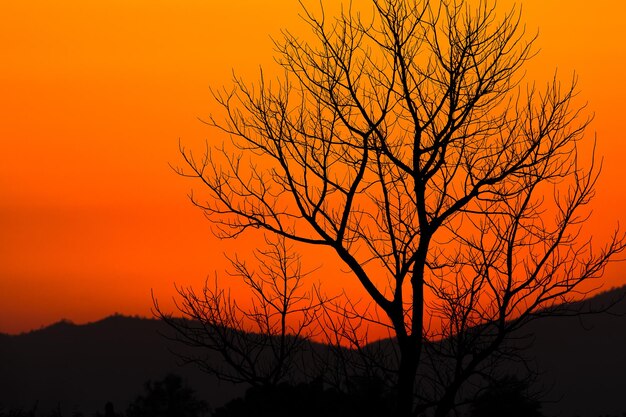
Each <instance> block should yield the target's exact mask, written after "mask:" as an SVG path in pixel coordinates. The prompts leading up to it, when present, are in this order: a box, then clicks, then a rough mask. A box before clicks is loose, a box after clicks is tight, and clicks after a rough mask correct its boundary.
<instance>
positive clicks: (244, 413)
mask: <svg viewBox="0 0 626 417" xmlns="http://www.w3.org/2000/svg"><path fill="white" fill-rule="evenodd" d="M382 387H383V384H379V383H377V381H373V380H367V381H366V380H362V379H360V380H359V381H357V382H355V383H353V384H351V388H350V391H349V393H344V392H340V391H337V390H335V389H324V388H323V384H322V383H321V382H319V381H316V382H312V383H308V384H304V383H302V384H298V385H290V384H287V383H283V384H279V385H276V386H270V385H268V386H260V387H252V388H250V389H248V390H247V391H246V394H245V396H244V397H243V398H237V399H235V400H232V401H230V402H229V403H227V404H226V405H225V406H224V407H221V408H218V409H217V410H216V411H215V413H214V414H213V417H318V416H326V417H339V416H341V417H357V416H358V417H369V416H372V417H374V416H376V417H379V416H384V415H387V414H388V413H389V410H390V404H391V403H390V399H389V396H388V395H387V393H386V392H385V391H384V389H383V388H382Z"/></svg>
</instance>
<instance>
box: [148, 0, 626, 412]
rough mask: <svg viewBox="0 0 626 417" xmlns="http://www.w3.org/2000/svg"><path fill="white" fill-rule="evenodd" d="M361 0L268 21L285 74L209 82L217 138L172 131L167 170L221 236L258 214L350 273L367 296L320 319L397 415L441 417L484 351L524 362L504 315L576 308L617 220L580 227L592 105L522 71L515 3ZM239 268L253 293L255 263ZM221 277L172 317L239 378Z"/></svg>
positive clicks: (590, 176)
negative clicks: (387, 343) (602, 235)
mask: <svg viewBox="0 0 626 417" xmlns="http://www.w3.org/2000/svg"><path fill="white" fill-rule="evenodd" d="M369 4H371V7H370V8H369V9H368V8H365V9H359V10H357V9H356V6H355V5H353V4H352V3H349V4H347V5H344V7H343V8H342V9H341V11H340V12H339V14H338V15H337V16H336V17H335V18H330V17H329V16H327V15H326V13H325V11H324V9H323V5H321V4H320V6H319V7H320V9H319V10H316V11H314V10H313V9H312V8H308V9H307V8H306V7H305V6H303V10H302V17H303V20H304V21H305V22H306V24H308V26H309V28H310V32H311V34H312V38H313V40H312V41H310V42H309V41H307V40H305V39H306V38H304V37H302V36H299V35H298V34H294V33H292V32H290V31H287V30H285V31H283V36H282V39H280V40H277V41H276V51H277V57H276V61H277V63H278V64H279V65H280V66H281V68H282V69H283V70H284V72H283V74H284V75H283V76H281V77H278V78H277V79H272V80H269V79H267V78H266V77H265V76H264V74H263V72H261V74H260V80H259V81H258V82H256V83H246V82H245V81H243V80H242V79H241V78H238V77H234V80H233V87H232V88H225V89H223V90H219V91H214V92H213V94H214V98H215V100H216V102H217V104H218V105H219V106H220V107H221V114H219V115H217V116H211V117H209V118H208V120H206V122H207V124H208V125H210V126H211V127H212V128H214V129H215V130H214V131H215V132H216V140H215V141H214V142H213V143H212V144H211V145H209V144H208V143H207V146H206V149H205V150H204V151H203V152H202V153H201V154H200V155H198V154H197V153H194V152H193V151H191V150H188V149H186V148H185V147H184V146H182V145H181V148H180V151H181V155H182V158H183V160H184V164H185V165H184V168H180V169H179V170H178V172H179V174H180V175H183V176H186V177H191V178H195V179H197V181H198V183H199V184H201V187H202V188H201V190H202V192H204V193H205V195H201V193H199V192H196V193H194V194H192V195H191V199H192V202H193V203H194V204H196V205H197V206H198V207H199V208H201V209H202V210H203V211H204V213H205V214H206V215H207V217H208V219H209V220H210V221H211V222H212V224H213V226H214V232H215V233H216V235H217V236H219V237H220V238H235V237H238V236H240V235H241V234H244V233H250V231H251V230H257V231H261V232H262V233H264V234H265V236H269V237H272V236H273V237H278V238H281V239H286V240H288V241H290V242H293V243H294V244H297V245H301V246H305V247H317V248H323V249H325V250H326V252H324V253H328V254H332V255H333V256H334V257H335V258H336V259H337V260H338V261H340V262H341V263H342V267H343V268H344V270H347V271H348V272H349V273H350V275H351V276H350V277H349V278H348V277H347V276H346V274H340V273H339V272H338V275H337V279H351V280H352V282H357V283H359V284H360V286H361V288H362V290H363V291H364V293H365V294H366V295H367V298H368V300H367V301H369V302H367V301H364V302H357V301H355V300H354V299H352V298H351V297H350V296H349V295H348V294H343V295H342V296H340V297H339V298H336V299H331V300H329V301H331V302H325V303H324V306H323V308H322V310H321V311H322V315H321V316H320V321H322V323H318V324H320V331H322V332H325V335H326V336H327V341H328V343H332V344H335V345H336V346H337V347H338V349H337V352H343V350H341V349H339V347H342V346H344V345H349V346H350V347H351V348H352V350H353V351H355V352H360V353H365V355H364V356H362V357H361V358H360V359H358V358H357V361H356V362H351V363H350V364H349V366H350V367H356V368H359V367H360V368H362V369H366V370H372V371H373V372H374V373H375V375H376V376H377V377H379V378H380V380H381V381H384V382H385V384H387V386H388V388H389V389H391V390H393V391H394V396H393V398H394V399H395V404H394V405H393V407H392V409H393V413H394V414H395V415H397V416H402V417H409V416H414V415H432V416H435V417H443V416H447V415H450V414H451V413H453V412H454V411H455V409H456V408H457V406H458V405H460V404H465V403H467V402H468V401H470V400H471V398H473V396H474V394H475V389H473V387H474V386H477V385H480V384H485V383H487V382H488V381H490V380H491V379H492V378H494V377H495V376H496V375H497V370H498V367H499V365H500V364H501V363H503V362H505V361H509V360H512V359H513V360H520V359H523V355H522V352H521V351H522V349H521V348H520V345H519V344H517V343H511V342H512V340H511V339H512V338H514V337H517V336H518V335H519V334H520V329H523V328H524V327H525V326H527V325H528V324H529V323H530V322H532V321H533V320H536V319H540V318H545V317H550V316H563V315H576V314H579V313H580V312H579V311H575V310H572V309H571V306H572V304H568V302H571V301H573V300H575V299H577V297H580V296H581V294H584V293H585V292H587V291H589V289H590V288H593V287H594V285H593V284H591V283H590V281H591V282H592V281H593V280H594V279H598V278H599V277H601V276H602V274H603V272H604V269H605V267H606V265H607V264H608V262H609V261H610V260H611V259H612V258H613V257H614V255H616V254H618V253H620V252H622V251H623V250H624V247H625V244H624V236H623V235H622V233H621V232H619V230H615V232H614V234H612V235H611V236H609V237H608V239H607V241H606V243H603V244H598V243H597V242H595V241H593V239H591V238H584V236H587V235H586V234H584V233H583V230H582V226H583V224H584V222H585V220H586V219H587V218H588V216H589V213H590V209H589V204H590V202H591V201H592V199H593V196H594V187H595V185H596V182H597V179H598V175H599V172H600V166H599V164H598V163H597V159H596V156H595V152H593V151H592V155H591V156H590V157H589V158H588V159H587V160H583V159H582V158H581V157H580V155H581V154H582V150H583V149H584V148H583V142H584V139H585V129H586V128H587V126H588V125H589V123H590V117H588V116H586V115H585V113H584V105H582V106H581V105H578V104H577V99H576V95H577V88H576V77H574V78H573V79H572V81H571V82H569V83H561V82H560V81H559V80H558V78H557V76H556V75H555V76H554V78H553V79H552V80H550V81H549V82H547V83H546V85H545V87H544V88H539V87H537V86H536V84H535V83H530V85H528V86H522V81H523V77H524V74H525V72H524V65H525V64H526V62H527V61H528V60H529V59H531V58H532V56H533V55H534V41H535V37H533V36H528V35H527V34H526V33H525V28H524V25H523V24H522V21H521V16H520V13H519V11H518V10H517V9H516V8H515V7H513V8H511V9H510V10H509V11H508V12H504V13H500V12H499V9H498V8H497V7H496V6H495V2H490V1H488V0H478V1H476V2H474V1H469V0H467V1H466V0H452V1H445V2H431V1H428V0H421V1H420V0H418V1H408V0H372V1H371V3H369ZM223 133H225V134H226V135H225V139H224V140H222V139H221V138H224V136H220V135H221V134H223ZM588 146H589V147H590V148H593V143H591V144H589V145H588ZM257 236H258V235H257ZM268 239H269V238H268ZM270 241H271V240H270ZM233 265H234V266H235V268H238V266H240V265H242V264H241V263H240V262H239V261H238V260H237V259H235V261H234V262H233ZM269 273H270V275H269V276H271V273H272V271H269ZM249 278H250V279H249V280H248V281H247V284H248V285H249V286H251V288H252V289H253V290H254V291H255V292H256V294H257V295H258V297H259V299H261V300H262V299H264V290H261V291H258V288H260V286H259V284H258V283H259V282H262V281H263V280H264V279H265V278H264V277H263V276H261V277H259V276H257V275H250V277H249ZM259 279H260V280H261V281H258V280H259ZM223 291H224V290H223V288H222V287H215V289H214V290H211V291H208V292H207V291H206V288H205V290H204V291H202V292H200V293H196V292H195V291H193V290H191V289H190V290H189V291H182V292H179V293H180V296H181V304H180V307H182V308H179V310H180V313H182V314H183V316H184V317H186V318H188V319H190V320H195V319H197V318H199V317H200V318H205V320H204V322H202V323H203V324H202V326H200V327H186V326H187V324H186V323H189V322H190V321H187V322H185V321H170V323H171V324H172V325H173V327H174V328H176V329H177V330H178V331H179V335H180V336H181V338H182V339H183V340H184V341H185V342H186V343H188V344H191V345H195V346H198V347H204V348H208V349H209V350H214V351H218V352H219V353H220V354H221V355H222V357H224V358H225V359H226V361H227V362H228V361H229V359H228V358H229V357H230V358H231V359H230V362H229V364H230V365H231V367H232V368H233V369H235V370H236V371H242V372H240V376H242V377H243V378H242V379H243V380H247V382H253V380H254V379H255V376H254V375H253V374H251V375H246V374H245V373H244V372H243V371H245V372H248V370H249V369H251V368H253V367H250V366H247V365H246V366H243V365H242V364H244V363H245V362H246V361H247V362H254V361H255V357H250V355H249V354H248V353H244V354H242V355H240V356H239V359H240V361H239V360H232V357H233V355H235V356H237V355H239V353H240V352H238V349H240V347H239V346H238V345H228V344H219V343H215V340H217V339H216V336H215V335H216V334H219V332H220V329H223V324H224V323H228V322H234V323H240V322H241V321H242V314H243V315H244V316H245V313H243V312H242V311H241V310H239V309H237V308H231V307H230V306H233V305H234V304H233V301H234V300H233V299H232V298H231V297H230V296H229V294H228V293H227V292H223ZM266 302H267V300H266ZM265 305H266V306H268V305H269V306H271V305H272V303H271V302H269V303H267V304H265ZM313 305H315V306H316V305H317V304H316V303H314V304H313ZM216 306H222V307H224V306H226V308H218V309H217V310H216ZM277 310H278V311H280V308H278V309H277ZM274 311H276V309H274V310H272V311H268V310H264V309H259V310H258V311H254V312H253V313H252V318H253V319H254V320H258V321H259V322H261V323H264V322H268V321H271V320H270V319H271V318H272V317H273V312H274ZM157 314H159V309H158V305H157ZM287 314H288V310H283V311H282V317H285V316H286V315H287ZM312 316H313V315H309V317H312ZM249 318H250V317H249ZM371 326H378V327H379V328H381V329H385V330H386V331H387V332H388V334H389V335H390V336H392V337H393V338H394V340H395V344H394V345H393V348H394V352H393V353H391V354H385V353H384V352H380V353H376V352H374V353H372V351H371V350H370V351H367V352H366V351H365V350H364V347H365V346H370V345H371V344H370V343H369V339H368V333H369V332H368V327H371ZM283 329H284V327H283ZM274 331H275V330H274V327H273V326H266V332H267V334H275V333H273V332H274ZM202 332H204V334H202ZM279 333H280V330H279ZM217 337H218V339H219V338H220V337H221V336H217ZM259 337H260V338H261V339H262V338H263V335H260V336H259ZM222 340H223V339H222ZM207 341H208V342H207ZM440 341H445V342H442V343H439V342H440ZM244 346H247V347H250V346H251V345H250V344H244ZM270 350H271V349H270ZM262 351H267V350H264V349H262ZM275 353H276V352H275V351H274V353H273V354H275ZM277 358H279V359H280V358H285V356H284V355H283V354H282V353H280V354H279V355H278V356H277ZM359 361H360V362H359ZM280 362H281V361H280V360H279V361H278V362H277V363H280ZM201 365H202V366H205V367H206V368H209V366H207V365H204V364H201ZM233 365H234V366H233ZM279 368H280V367H279ZM270 373H271V372H270ZM344 376H346V375H344ZM278 381H280V379H277V380H273V381H270V383H269V384H270V385H276V383H277V382H278ZM261 385H267V383H265V382H262V383H261Z"/></svg>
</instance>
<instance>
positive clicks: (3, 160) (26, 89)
mask: <svg viewBox="0 0 626 417" xmlns="http://www.w3.org/2000/svg"><path fill="white" fill-rule="evenodd" d="M324 3H329V4H330V3H331V2H326V1H325V2H324ZM366 3H367V1H366V0H360V1H358V2H355V4H366ZM511 4H512V2H511V1H508V0H507V1H501V2H500V3H499V6H500V7H501V8H502V9H503V10H505V9H506V8H508V7H509V6H510V5H511ZM298 11H299V5H298V2H297V1H295V0H274V1H260V0H239V1H233V0H150V1H148V0H132V1H130V0H106V1H105V0H92V1H85V0H57V1H51V0H23V1H3V2H0V109H1V110H0V144H1V147H0V332H8V333H17V332H21V331H27V330H29V329H33V328H38V327H40V326H42V325H46V324H50V323H52V322H55V321H57V320H59V319H61V318H67V319H70V320H73V321H75V322H85V321H92V320H96V319H99V318H102V317H104V316H106V315H109V314H112V313H114V312H120V313H124V314H139V315H146V316H149V315H150V307H151V298H150V290H151V289H153V290H154V291H155V293H156V294H157V295H158V296H159V298H162V299H167V298H169V297H170V296H171V294H172V290H173V283H174V282H176V283H177V284H180V285H194V286H200V285H201V284H202V283H203V281H204V279H205V278H206V277H207V276H212V274H213V272H214V271H215V270H218V271H220V270H222V269H223V268H224V266H225V265H226V263H225V262H224V260H223V257H222V253H223V252H226V253H233V252H234V251H235V250H236V249H237V250H239V251H241V250H247V249H249V248H251V247H253V242H252V241H250V240H246V237H245V236H244V237H242V238H240V239H239V240H238V241H234V242H222V241H218V240H217V239H216V238H214V237H213V236H212V235H211V233H210V224H209V223H208V222H207V220H206V219H204V217H203V215H202V213H201V212H199V211H198V210H197V209H195V208H194V207H193V206H192V205H191V204H190V203H189V201H188V199H187V197H186V195H187V193H188V192H189V191H190V189H191V188H193V187H194V186H196V185H197V184H194V183H193V182H190V181H189V180H186V179H184V178H181V177H179V176H177V175H176V174H175V173H174V172H173V170H172V169H171V167H170V166H169V165H170V164H171V165H179V164H180V163H181V158H180V156H179V154H178V142H179V140H180V141H181V142H182V143H183V144H185V146H187V147H191V148H193V147H199V146H202V144H203V142H204V140H205V139H211V137H212V135H214V134H215V133H214V132H212V131H211V130H210V129H209V128H208V127H207V126H206V125H205V124H203V123H202V122H201V121H200V120H199V119H202V118H205V117H206V116H207V115H209V114H210V113H211V112H212V109H214V108H215V106H214V104H213V102H212V100H211V95H210V93H209V87H210V86H214V87H220V86H223V85H228V84H229V82H230V79H231V72H232V70H233V69H234V70H235V71H236V72H237V74H239V75H242V76H243V77H245V78H247V79H249V80H254V79H255V78H256V76H257V74H258V69H259V65H262V66H263V67H264V69H267V70H268V71H271V69H272V68H274V63H273V60H272V56H273V50H272V42H271V38H270V36H274V37H279V36H280V34H279V31H280V29H281V28H289V29H294V30H296V31H297V30H299V29H298V28H300V29H301V26H302V24H301V23H300V22H299V21H298V18H297V14H298ZM625 14H626V2H621V1H596V2H588V1H582V0H568V1H565V0H545V1H527V2H524V4H523V20H524V21H525V22H526V30H527V31H528V32H529V34H533V33H535V32H537V31H538V32H539V39H538V40H537V43H536V46H537V47H538V48H539V49H540V52H539V54H538V56H537V57H536V58H534V59H533V61H532V62H531V63H529V65H528V66H527V81H529V82H532V81H537V82H538V85H543V83H545V82H546V81H548V80H550V78H551V77H552V75H553V74H554V71H555V70H556V69H558V74H559V77H560V78H561V79H563V80H564V81H568V80H569V79H571V76H572V74H573V71H574V70H575V71H576V73H577V74H578V76H579V90H580V91H581V93H580V96H579V98H580V99H581V100H582V101H586V102H588V109H589V111H590V113H595V119H594V121H593V123H592V124H591V126H590V128H589V130H588V135H590V137H592V136H593V135H594V134H596V135H597V138H598V146H597V152H598V155H600V156H602V157H603V158H604V162H603V164H604V167H603V173H602V177H601V179H600V181H599V183H598V186H597V194H596V199H595V202H594V204H593V208H594V213H593V217H592V219H591V220H590V221H589V222H588V223H589V224H588V230H590V231H592V232H593V234H594V236H597V237H598V238H600V239H602V238H605V237H606V236H607V235H609V234H610V232H611V231H612V229H613V228H614V227H615V226H616V225H617V223H618V222H619V223H621V224H622V225H626V212H625V209H626V191H625V190H624V179H625V178H626V163H625V162H624V161H625V160H626V134H624V126H623V125H624V120H625V118H624V115H623V111H624V109H625V106H624V97H626V69H625V68H626V43H625V42H624V41H625V40H626V27H625V26H624V25H623V22H622V20H623V16H624V15H625ZM625 227H626V226H625ZM304 255H306V253H305V254H304ZM605 278H606V284H605V288H607V289H608V288H610V287H611V286H615V285H622V284H624V283H626V264H624V263H622V264H613V265H611V266H610V267H609V269H608V270H607V273H606V275H605ZM353 284H354V283H351V284H350V285H353Z"/></svg>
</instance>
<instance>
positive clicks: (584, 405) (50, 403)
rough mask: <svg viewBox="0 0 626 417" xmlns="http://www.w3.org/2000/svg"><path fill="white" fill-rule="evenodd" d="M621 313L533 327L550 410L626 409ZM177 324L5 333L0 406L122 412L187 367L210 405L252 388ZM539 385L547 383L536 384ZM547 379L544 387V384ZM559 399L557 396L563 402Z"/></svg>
mask: <svg viewBox="0 0 626 417" xmlns="http://www.w3.org/2000/svg"><path fill="white" fill-rule="evenodd" d="M625 294H626V287H622V288H619V289H615V290H612V291H608V292H605V293H602V294H600V295H597V296H596V297H593V298H591V299H589V300H587V301H585V303H586V305H587V306H588V307H590V308H599V307H601V306H603V305H608V304H609V303H610V302H611V301H612V300H615V299H619V298H620V297H622V298H623V297H624V295H625ZM612 312H613V314H601V315H591V316H585V317H572V318H547V319H542V320H538V321H536V322H534V323H532V324H531V325H530V326H529V327H528V328H526V330H527V333H529V334H532V335H533V339H534V343H533V344H532V346H531V347H530V348H529V350H528V356H529V357H531V358H536V361H537V369H538V370H539V371H540V372H542V378H541V384H542V387H547V388H551V389H550V390H549V392H548V394H547V395H546V397H545V398H544V399H545V400H548V402H546V403H544V412H545V413H546V415H548V416H555V417H556V416H558V417H574V416H580V417H598V416H600V415H614V416H622V413H623V412H626V301H625V300H622V301H621V302H620V303H618V304H617V305H616V306H615V307H614V308H613V309H612ZM169 331H170V329H169V328H168V327H167V326H166V325H165V324H164V323H162V322H160V321H157V320H152V319H141V318H131V317H125V316H120V315H115V316H112V317H108V318H106V319H104V320H101V321H98V322H95V323H90V324H85V325H75V324H72V323H70V322H67V321H62V322H59V323H56V324H54V325H52V326H49V327H46V328H43V329H40V330H36V331H32V332H29V333H25V334H21V335H16V336H10V335H3V334H0V405H3V406H5V407H7V408H11V407H20V408H26V409H30V408H32V407H33V406H34V405H35V404H37V407H38V410H41V411H46V410H51V409H53V408H56V407H57V405H60V406H61V409H62V410H63V411H64V412H65V413H66V414H67V415H71V413H72V412H74V411H82V412H85V413H86V415H90V414H92V413H94V412H95V411H97V410H100V411H101V410H103V408H104V404H105V403H106V402H107V401H112V402H113V403H114V404H115V406H116V409H118V410H120V411H123V410H125V409H126V406H127V404H128V403H129V402H130V401H131V400H132V399H134V398H135V397H136V396H137V395H138V394H140V393H141V392H142V390H143V384H144V382H146V381H147V380H149V379H151V380H160V379H162V378H163V377H164V376H165V375H166V374H167V373H168V372H173V373H177V374H179V375H181V376H182V377H183V379H184V380H185V381H186V382H187V383H188V385H189V386H191V387H192V388H194V389H195V390H196V392H197V393H198V397H199V398H202V399H205V400H207V401H208V402H209V404H210V405H211V406H212V407H214V408H215V407H218V406H221V405H223V404H224V403H225V402H226V401H228V400H229V399H231V398H234V397H236V396H238V395H240V394H242V393H243V391H244V390H245V387H242V386H237V387H235V386H233V385H231V384H227V383H219V382H218V381H217V380H216V379H215V378H214V377H211V376H208V375H206V374H203V373H202V372H200V371H199V370H197V369H196V368H195V367H193V366H185V367H179V366H178V364H177V359H176V357H175V356H174V355H173V354H172V353H171V352H170V351H169V350H168V347H170V348H174V347H176V345H172V344H171V342H168V341H167V340H166V339H165V338H164V337H163V336H161V334H160V333H165V334H167V333H168V332H169ZM538 387H539V386H538ZM540 388H541V387H540ZM557 400H558V402H557Z"/></svg>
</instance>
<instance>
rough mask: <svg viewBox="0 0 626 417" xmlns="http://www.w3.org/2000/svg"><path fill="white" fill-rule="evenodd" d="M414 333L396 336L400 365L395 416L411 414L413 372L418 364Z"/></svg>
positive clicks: (414, 372) (413, 390)
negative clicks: (400, 336)
mask: <svg viewBox="0 0 626 417" xmlns="http://www.w3.org/2000/svg"><path fill="white" fill-rule="evenodd" d="M414 337H415V336H414V335H411V336H405V337H402V338H398V345H399V348H400V367H399V369H398V386H397V395H398V398H397V410H396V416H397V417H409V416H412V415H413V405H414V404H413V401H414V392H415V374H416V373H417V365H418V350H417V349H415V343H414V340H413V339H414Z"/></svg>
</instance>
